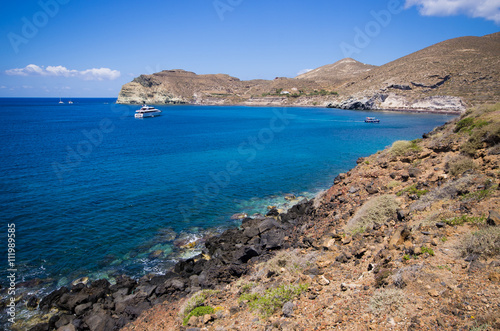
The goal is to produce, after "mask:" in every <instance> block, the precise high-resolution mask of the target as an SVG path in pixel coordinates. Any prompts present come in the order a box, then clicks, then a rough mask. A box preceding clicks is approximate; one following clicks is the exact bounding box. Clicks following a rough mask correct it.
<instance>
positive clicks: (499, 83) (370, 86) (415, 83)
mask: <svg viewBox="0 0 500 331" xmlns="http://www.w3.org/2000/svg"><path fill="white" fill-rule="evenodd" d="M338 90H339V92H340V94H341V95H342V96H344V97H350V96H353V97H354V99H359V98H360V97H364V98H367V99H369V98H374V97H375V98H377V95H380V97H379V100H375V102H374V103H377V102H381V103H382V108H383V106H386V107H387V106H390V103H391V102H393V103H395V104H400V107H402V108H406V107H407V106H409V105H410V103H411V102H414V101H415V100H416V99H422V98H425V97H435V96H453V97H459V98H461V99H462V100H463V101H464V102H465V103H466V104H467V106H471V105H477V104H483V103H487V102H496V101H498V100H499V99H500V33H495V34H491V35H487V36H483V37H461V38H455V39H450V40H447V41H443V42H441V43H438V44H436V45H433V46H430V47H427V48H425V49H423V50H420V51H418V52H415V53H413V54H410V55H407V56H405V57H402V58H400V59H397V60H395V61H393V62H390V63H387V64H385V65H383V66H380V67H378V68H374V69H373V70H371V71H369V72H367V73H364V74H361V75H358V76H357V77H356V78H355V79H352V80H351V81H348V82H346V83H344V84H343V85H342V86H340V87H338ZM391 94H392V96H391V99H392V100H389V101H386V98H387V97H388V96H389V95H391ZM344 101H345V100H344ZM372 101H373V100H372ZM384 104H385V105H384ZM334 106H339V105H334ZM346 106H347V105H346ZM368 107H370V106H368ZM346 108H349V107H346ZM354 108H356V107H354Z"/></svg>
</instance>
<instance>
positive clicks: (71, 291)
mask: <svg viewBox="0 0 500 331" xmlns="http://www.w3.org/2000/svg"><path fill="white" fill-rule="evenodd" d="M312 201H314V199H312V200H310V201H307V200H306V201H305V202H304V201H302V202H301V203H298V204H297V205H294V206H291V207H290V208H291V209H294V210H292V211H291V214H290V215H292V216H287V215H288V214H289V213H278V215H270V216H275V217H276V218H274V217H273V218H274V219H276V220H277V218H280V217H284V218H285V219H286V218H288V217H292V218H296V217H300V216H306V215H308V213H309V212H310V210H311V209H312V208H311V206H312V204H313V202H312ZM307 210H309V211H307ZM281 214H283V215H284V216H280V215H281ZM309 216H310V215H309ZM257 220H258V221H265V220H267V222H270V219H269V218H264V219H257ZM271 222H272V221H271ZM272 223H273V225H272V227H271V228H270V229H268V230H269V231H270V230H274V227H276V226H277V225H276V224H274V222H272ZM245 224H248V225H246V226H244V227H243V228H244V229H248V228H254V227H259V226H260V224H259V225H257V224H255V223H253V221H251V220H248V219H247V220H246V222H245ZM298 225H300V223H296V224H293V226H294V227H295V226H298ZM266 226H267V225H266ZM233 230H234V229H230V230H227V231H226V232H227V233H228V234H229V235H230V236H232V235H233V234H234V232H233ZM268 230H266V231H268ZM281 230H286V229H284V228H281ZM264 232H265V231H264ZM273 233H274V234H276V233H275V232H273ZM277 233H278V238H280V236H281V232H277ZM285 233H286V232H284V233H283V234H285ZM261 234H262V233H259V235H261ZM223 235H224V234H223ZM292 235H293V232H291V233H290V237H292ZM273 236H274V235H273ZM284 237H286V235H285V236H284ZM228 240H232V238H228ZM275 244H276V243H272V242H271V245H275ZM278 244H279V247H280V248H279V249H286V248H287V247H292V246H287V245H288V244H286V243H283V247H281V245H282V244H281V243H278ZM238 245H240V243H234V245H233V246H234V247H238ZM266 245H267V244H266ZM267 247H268V246H266V247H264V248H262V250H263V253H262V254H261V255H262V257H259V259H257V260H255V262H258V261H261V259H263V260H265V259H267V258H269V257H270V255H271V254H272V252H273V251H274V250H275V249H276V247H273V246H269V249H268V248H267ZM241 248H242V247H238V250H241ZM230 252H232V253H235V252H234V251H230ZM205 253H206V252H204V253H203V254H202V256H199V255H198V256H195V257H194V258H190V259H187V260H186V261H181V262H179V263H178V264H177V265H176V266H175V267H174V268H173V272H171V273H167V275H165V276H154V277H152V278H150V279H147V278H144V277H143V278H141V279H140V280H138V281H137V280H134V282H135V285H134V286H133V287H131V288H130V289H129V290H131V291H135V290H136V289H138V288H141V289H142V287H143V286H154V284H155V283H157V282H166V281H167V280H168V279H173V278H175V279H177V278H179V277H180V278H182V279H185V278H186V276H189V273H190V272H189V271H186V270H190V268H192V269H195V268H201V267H200V266H199V264H204V263H206V261H205V259H204V257H203V255H207V254H205ZM208 253H209V254H208V255H209V256H213V255H214V253H215V252H212V253H210V252H208ZM240 253H241V254H243V255H242V256H243V257H239V258H238V260H237V263H233V264H236V265H240V264H241V261H244V260H245V259H247V257H249V256H250V259H252V256H251V255H253V254H255V253H252V252H251V251H250V252H248V251H247V252H239V251H238V253H235V254H240ZM231 259H232V258H229V259H228V260H226V261H225V262H228V261H229V262H230V261H231ZM204 261H205V262H204ZM247 262H248V261H247ZM186 264H188V266H187V267H186ZM190 264H193V265H192V266H191V265H190ZM186 268H187V269H186ZM244 269H245V268H244ZM198 271H199V270H198ZM240 272H244V270H243V271H242V270H240V269H239V267H236V269H234V270H231V271H229V273H230V274H231V273H236V274H239V273H240ZM214 273H216V271H214ZM217 274H218V271H217ZM179 275H180V276H179ZM191 276H192V275H191ZM191 276H189V277H191ZM189 277H188V278H189ZM214 277H215V276H214ZM224 277H226V276H224ZM215 278H216V279H217V281H216V282H214V284H222V283H227V281H228V280H230V279H232V277H229V278H227V279H226V278H223V279H222V280H221V279H219V278H218V277H215ZM88 282H89V280H88V279H87V280H86V281H84V282H81V283H79V282H75V283H74V284H73V285H72V286H70V287H68V288H67V290H61V289H62V287H61V288H59V289H57V290H56V291H55V292H52V293H51V294H49V295H47V296H45V297H44V298H43V299H41V301H40V302H39V304H40V305H42V303H43V305H42V306H43V307H45V306H46V305H49V306H50V305H54V306H56V307H61V306H62V307H63V308H61V309H70V311H73V310H74V309H76V307H77V306H78V305H77V306H74V307H70V306H67V305H66V304H65V303H64V302H63V303H61V302H60V300H61V298H62V297H63V296H64V295H65V294H67V295H66V297H64V299H63V301H64V300H67V297H71V296H73V295H76V293H79V292H80V291H81V290H82V289H84V288H88V287H82V285H80V284H85V286H87V285H86V284H90V286H92V285H91V284H92V283H88ZM95 282H97V283H98V284H101V283H102V284H101V285H99V286H101V287H99V288H98V290H99V291H101V292H103V293H106V294H105V295H106V296H108V295H110V294H111V293H115V292H114V291H115V290H119V289H123V288H120V287H113V286H115V285H116V284H113V285H111V284H107V283H106V282H107V281H106V280H97V281H95ZM126 282H129V280H126ZM184 283H185V284H184V286H183V287H182V291H184V292H189V293H191V292H192V288H191V287H189V286H188V284H187V283H186V282H184ZM179 284H180V283H177V285H178V286H180V285H179ZM96 286H97V285H96ZM119 286H121V285H119ZM205 286H207V285H206V284H205ZM210 286H211V285H210ZM210 286H209V287H210ZM174 288H175V286H174ZM188 288H189V291H186V289H188ZM200 288H202V287H200ZM177 290H178V289H176V290H175V291H173V292H172V293H170V292H169V293H170V294H172V295H174V297H175V298H177V299H178V295H179V293H177ZM88 291H89V293H91V296H92V295H94V294H95V292H93V291H97V290H94V289H92V290H88ZM168 291H170V290H168ZM168 291H167V292H168ZM63 292H64V293H63ZM101 292H98V294H99V293H101ZM167 292H165V293H167ZM174 292H175V294H174ZM54 293H55V294H54ZM89 293H86V294H85V295H87V294H89ZM158 293H161V291H158ZM158 293H157V292H156V290H155V292H154V294H158ZM165 293H164V294H165ZM53 294H54V295H53ZM170 294H169V295H170ZM85 295H82V297H85ZM183 295H187V294H184V293H183ZM98 297H99V296H98ZM46 298H48V299H46ZM102 298H103V297H100V298H98V299H97V300H100V299H102ZM80 299H82V298H80ZM80 299H78V300H80ZM145 299H148V300H149V299H150V297H146V298H145ZM44 300H45V301H44ZM78 300H77V301H78ZM82 300H83V301H88V300H90V299H89V297H88V296H86V297H85V298H84V299H82ZM92 300H93V299H92ZM96 302H97V301H96ZM158 302H159V301H158ZM86 303H88V302H86ZM32 304H33V303H32ZM115 304H116V303H115ZM42 306H40V307H42ZM146 306H148V305H144V307H146ZM146 308H147V307H146ZM78 311H79V312H81V311H80V310H78ZM85 312H86V311H85ZM74 314H76V311H75V312H74Z"/></svg>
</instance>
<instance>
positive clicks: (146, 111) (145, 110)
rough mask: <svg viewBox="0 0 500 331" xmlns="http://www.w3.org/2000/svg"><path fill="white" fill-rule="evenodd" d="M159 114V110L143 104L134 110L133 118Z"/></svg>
mask: <svg viewBox="0 0 500 331" xmlns="http://www.w3.org/2000/svg"><path fill="white" fill-rule="evenodd" d="M160 115H161V110H159V109H156V108H155V107H151V106H146V105H143V106H142V108H141V109H138V110H136V111H135V118H145V117H155V116H160Z"/></svg>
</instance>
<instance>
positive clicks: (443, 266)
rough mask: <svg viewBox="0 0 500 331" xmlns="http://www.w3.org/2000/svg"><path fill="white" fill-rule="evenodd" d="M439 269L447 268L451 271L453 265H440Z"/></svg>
mask: <svg viewBox="0 0 500 331" xmlns="http://www.w3.org/2000/svg"><path fill="white" fill-rule="evenodd" d="M437 268H438V269H441V270H442V269H446V270H448V271H451V267H450V266H449V265H438V266H437Z"/></svg>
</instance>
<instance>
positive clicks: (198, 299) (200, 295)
mask: <svg viewBox="0 0 500 331" xmlns="http://www.w3.org/2000/svg"><path fill="white" fill-rule="evenodd" d="M217 293H219V291H215V290H202V291H199V292H196V293H195V294H194V295H193V296H192V297H191V298H190V299H189V300H188V301H186V303H185V304H184V306H183V307H182V308H181V309H180V314H181V316H182V317H183V318H184V317H186V316H187V315H189V313H191V312H192V311H193V310H194V309H195V308H197V307H201V306H204V304H205V300H207V299H208V298H209V297H211V296H213V295H215V294H217Z"/></svg>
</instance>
